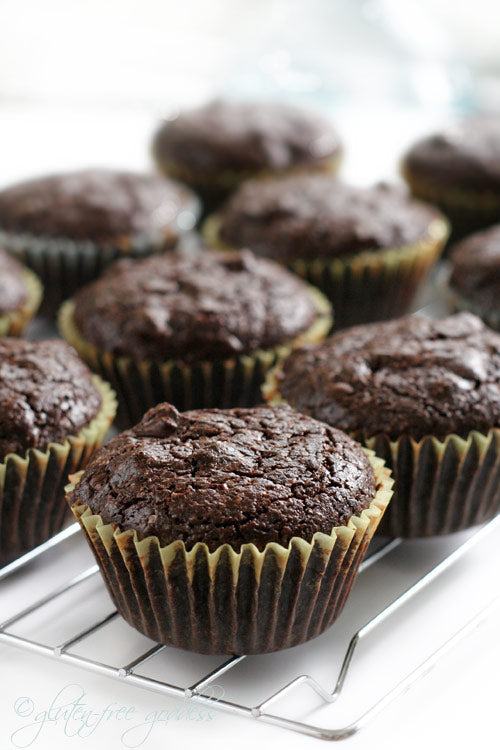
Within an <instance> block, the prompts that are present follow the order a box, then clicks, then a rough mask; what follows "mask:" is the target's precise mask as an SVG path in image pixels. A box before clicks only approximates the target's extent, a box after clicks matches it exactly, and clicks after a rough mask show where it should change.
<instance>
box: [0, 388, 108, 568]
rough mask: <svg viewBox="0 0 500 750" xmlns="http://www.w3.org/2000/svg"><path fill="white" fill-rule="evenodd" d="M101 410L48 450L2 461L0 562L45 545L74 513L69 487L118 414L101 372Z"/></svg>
mask: <svg viewBox="0 0 500 750" xmlns="http://www.w3.org/2000/svg"><path fill="white" fill-rule="evenodd" d="M93 383H94V385H95V387H96V388H97V389H98V391H99V393H100V394H101V398H102V404H101V409H100V411H99V413H98V414H97V416H96V417H94V419H93V420H92V421H91V422H90V424H89V425H88V426H87V427H84V428H83V429H82V430H80V432H79V433H78V434H77V435H70V436H68V437H67V438H66V439H65V440H64V442H62V443H51V444H50V445H49V447H48V448H47V449H46V450H45V451H40V450H38V449H35V448H30V449H29V450H28V451H26V454H25V456H21V455H18V454H16V453H9V454H8V455H7V456H6V457H5V459H4V460H3V462H2V463H0V566H1V565H6V564H7V563H8V562H10V561H11V560H13V559H15V558H16V557H19V556H20V555H22V554H24V553H25V552H28V551H29V550H31V549H33V548H34V547H36V546H38V545H39V544H42V542H45V541H46V540H47V539H49V538H50V537H51V536H53V535H54V534H56V533H57V532H58V531H60V529H61V528H62V526H63V524H64V521H65V520H66V519H67V517H68V512H67V511H68V508H67V504H66V503H65V500H64V487H65V485H66V484H67V482H68V476H69V475H70V474H72V473H74V472H75V471H78V470H79V469H82V468H83V467H85V466H86V465H87V463H88V460H89V458H90V456H91V455H92V453H94V451H95V450H97V448H98V447H99V446H100V445H101V443H102V440H103V438H104V436H105V434H106V432H107V431H108V428H109V426H110V425H111V423H112V421H113V418H114V416H115V412H116V398H115V394H114V393H113V391H112V390H111V388H110V387H109V385H108V384H107V383H104V382H103V381H102V380H101V379H100V378H99V377H97V376H96V375H94V376H93Z"/></svg>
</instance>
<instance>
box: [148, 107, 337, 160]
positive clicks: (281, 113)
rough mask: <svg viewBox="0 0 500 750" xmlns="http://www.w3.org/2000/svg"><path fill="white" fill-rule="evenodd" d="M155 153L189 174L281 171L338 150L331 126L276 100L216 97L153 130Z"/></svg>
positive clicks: (321, 118)
mask: <svg viewBox="0 0 500 750" xmlns="http://www.w3.org/2000/svg"><path fill="white" fill-rule="evenodd" d="M153 150H154V153H155V155H156V157H157V158H158V159H159V160H161V161H165V162H166V163H168V162H169V161H171V162H173V163H174V164H182V165H183V166H184V167H186V168H189V169H192V170H194V171H195V172H207V173H214V172H216V171H217V170H224V169H228V170H231V171H232V170H260V169H276V170H279V169H287V168H288V167H292V166H294V165H297V164H311V163H312V164H314V163H315V162H319V161H322V160H325V159H328V158H330V157H332V156H335V155H337V154H339V153H340V151H341V146H340V141H339V138H338V136H337V133H336V132H335V130H334V128H333V127H332V125H331V124H330V123H329V122H328V120H325V119H324V118H323V117H321V116H319V115H318V114H316V113H314V112H309V111H307V110H304V109H301V108H299V107H296V106H293V105H290V104H282V103H280V102H266V101H261V102H241V101H240V102H238V101H223V100H216V101H212V102H209V103H208V104H205V105H203V106H202V107H197V108H195V109H191V110H185V111H183V112H180V113H179V115H178V116H177V117H174V118H172V119H171V120H167V121H166V122H165V123H164V124H163V125H162V126H161V127H160V129H159V131H158V133H157V134H156V136H155V139H154V143H153Z"/></svg>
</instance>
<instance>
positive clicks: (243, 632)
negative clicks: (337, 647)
mask: <svg viewBox="0 0 500 750" xmlns="http://www.w3.org/2000/svg"><path fill="white" fill-rule="evenodd" d="M366 453H367V455H368V457H369V459H370V462H371V464H372V466H373V469H374V472H375V476H376V480H377V487H378V489H377V492H376V495H375V497H374V499H373V500H372V502H371V504H370V506H369V507H368V508H367V509H366V510H364V511H362V512H361V514H360V515H359V516H354V517H352V518H351V519H350V520H349V522H348V524H346V525H345V526H339V527H336V528H334V529H333V530H332V532H331V534H323V533H319V532H318V533H316V534H314V536H313V539H312V541H311V542H307V541H305V540H304V539H299V538H297V537H294V538H293V539H292V540H291V541H290V543H289V545H288V547H284V546H282V545H280V544H276V543H268V544H267V545H266V547H265V548H264V550H263V551H259V550H258V549H257V547H256V546H255V545H253V544H244V545H242V547H241V550H240V552H235V551H234V550H233V549H232V547H230V546H229V545H228V544H224V545H222V546H220V547H218V548H217V549H216V550H215V551H214V552H210V551H209V550H208V547H207V546H206V545H205V544H202V543H198V544H196V545H195V546H194V547H193V548H192V549H191V550H190V551H187V550H186V548H185V545H184V543H183V542H181V541H176V542H172V543H171V544H169V545H167V546H166V547H161V546H160V544H159V541H158V538H157V537H155V536H150V537H147V538H146V539H143V540H142V541H139V540H138V537H137V532H135V531H131V530H126V529H124V530H121V529H119V528H117V527H116V526H115V525H113V524H104V523H103V521H102V518H101V517H100V516H98V515H93V514H92V512H91V510H90V508H89V507H88V506H87V505H75V504H73V505H72V507H71V510H72V511H73V513H74V515H75V518H76V519H77V520H78V522H79V523H80V525H81V527H82V529H83V531H84V533H85V536H86V538H87V541H88V542H89V544H90V546H91V548H92V550H93V552H94V555H95V557H96V560H97V562H98V564H99V567H100V569H101V572H102V574H103V577H104V580H105V582H106V585H107V588H108V590H109V593H110V594H111V597H112V599H113V601H114V602H115V604H116V607H117V608H118V611H119V612H120V614H121V615H122V616H123V617H124V618H125V620H127V622H128V623H130V625H132V626H133V627H134V628H136V629H137V630H139V631H140V632H141V633H144V634H145V635H147V636H148V637H149V638H151V639H153V640H155V641H159V642H161V643H165V644H168V645H171V646H176V647H178V648H183V649H187V650H189V651H196V652H199V653H204V654H258V653H267V652H271V651H278V650H280V649H283V648H289V647H291V646H296V645H297V644H299V643H303V642H304V641H307V640H309V639H311V638H314V637H316V636H318V635H320V633H322V632H323V631H324V630H325V629H326V628H328V627H329V626H330V625H331V624H332V623H333V621H334V620H335V619H336V617H338V615H339V614H340V612H341V611H342V608H343V606H344V603H345V600H346V598H347V596H348V594H349V592H350V590H351V588H352V585H353V583H354V579H355V577H356V573H357V570H358V567H359V564H360V562H361V560H362V559H363V556H364V554H365V552H366V549H367V547H368V544H369V542H370V540H371V538H372V536H373V534H374V532H375V529H376V528H377V525H378V524H379V522H380V520H381V518H382V515H383V513H384V511H385V509H386V507H387V505H388V503H389V500H390V498H391V494H392V492H391V486H392V480H391V479H390V477H389V472H388V471H387V469H385V467H384V465H383V461H381V460H380V459H379V458H377V457H375V456H374V455H373V453H372V451H366ZM79 478H80V475H77V476H76V477H72V480H73V484H72V485H70V486H69V487H68V488H67V492H71V490H72V489H73V488H74V487H75V485H76V484H77V483H78V480H79ZM68 500H69V502H71V496H70V495H69V496H68Z"/></svg>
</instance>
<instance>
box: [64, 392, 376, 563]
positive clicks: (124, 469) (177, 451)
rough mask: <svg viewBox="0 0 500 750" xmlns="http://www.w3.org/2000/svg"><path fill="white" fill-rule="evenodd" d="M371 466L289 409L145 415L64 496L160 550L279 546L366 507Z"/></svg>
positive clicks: (161, 410)
mask: <svg viewBox="0 0 500 750" xmlns="http://www.w3.org/2000/svg"><path fill="white" fill-rule="evenodd" d="M375 492H376V482H375V476H374V472H373V468H372V466H371V464H370V462H369V460H368V458H367V456H366V455H365V453H364V452H363V450H362V449H361V447H360V446H359V445H357V444H356V443H355V442H354V441H353V440H351V439H350V438H349V437H348V436H347V435H345V434H343V433H341V432H339V431H338V430H335V429H333V428H331V427H328V425H325V424H322V423H320V422H318V421H316V420H314V419H311V418H310V417H307V416H304V415H301V414H298V413H297V412H295V411H294V410H293V409H291V408H290V407H286V406H283V407H275V408H273V407H269V406H267V407H266V406H263V407H256V408H254V409H228V410H217V409H206V410H197V411H190V412H184V413H181V414H179V413H178V412H177V411H176V410H175V408H174V407H172V406H171V405H169V404H160V405H158V406H157V407H155V408H153V409H151V410H150V411H149V412H148V413H147V414H146V415H145V416H144V418H143V420H142V421H141V422H140V423H139V424H138V425H137V426H136V427H135V428H132V429H131V430H128V431H126V432H124V433H122V435H119V436H118V437H117V438H115V439H113V440H112V441H110V442H109V443H107V444H106V445H105V446H103V448H101V449H100V451H99V452H98V453H96V454H95V455H94V457H93V458H92V459H91V461H90V463H89V465H88V466H87V469H86V470H85V472H84V473H83V475H82V477H81V479H80V481H79V482H78V484H77V485H76V487H75V488H74V489H73V491H72V492H71V494H70V495H69V497H68V500H69V502H70V503H72V504H78V505H88V506H89V507H90V509H91V511H92V512H93V513H94V514H98V515H100V516H101V518H102V519H103V521H104V523H112V524H115V525H117V526H118V527H119V528H120V529H121V530H122V531H125V530H135V531H137V533H138V536H139V538H140V539H142V538H145V537H148V536H151V535H154V536H156V537H158V539H159V542H160V545H161V546H166V545H168V544H170V543H171V542H173V541H178V540H180V541H183V542H184V544H185V545H186V548H187V549H189V548H192V547H193V546H194V545H195V544H196V543H197V542H203V543H205V544H206V545H207V546H208V548H209V550H210V551H214V550H215V549H216V548H218V547H219V546H221V545H223V544H229V545H230V546H232V547H233V548H234V549H235V550H236V551H239V549H240V547H241V545H242V544H246V543H252V544H254V545H255V546H256V547H257V548H259V549H263V548H264V547H265V545H266V544H267V543H269V542H276V543H279V544H281V545H284V546H286V545H287V544H288V543H289V541H290V540H291V539H292V538H293V537H299V538H303V539H305V540H307V541H311V539H312V537H313V535H314V533H316V532H318V531H321V532H324V533H326V534H330V533H331V532H332V530H333V528H335V527H336V526H341V525H344V524H346V523H347V522H348V520H349V518H351V517H352V516H354V515H359V514H360V513H361V512H362V510H364V509H365V508H368V507H369V505H370V503H371V502H372V501H373V499H374V497H375Z"/></svg>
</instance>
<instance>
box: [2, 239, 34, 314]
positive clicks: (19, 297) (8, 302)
mask: <svg viewBox="0 0 500 750" xmlns="http://www.w3.org/2000/svg"><path fill="white" fill-rule="evenodd" d="M27 297H28V290H27V287H26V279H25V276H24V269H23V267H22V265H21V264H20V263H18V261H17V260H16V259H15V258H12V257H11V256H10V255H8V254H7V253H6V252H5V251H4V250H0V315H3V314H5V313H9V312H12V310H17V309H19V307H21V306H22V305H23V303H24V302H26V299H27Z"/></svg>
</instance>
